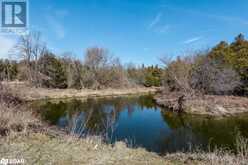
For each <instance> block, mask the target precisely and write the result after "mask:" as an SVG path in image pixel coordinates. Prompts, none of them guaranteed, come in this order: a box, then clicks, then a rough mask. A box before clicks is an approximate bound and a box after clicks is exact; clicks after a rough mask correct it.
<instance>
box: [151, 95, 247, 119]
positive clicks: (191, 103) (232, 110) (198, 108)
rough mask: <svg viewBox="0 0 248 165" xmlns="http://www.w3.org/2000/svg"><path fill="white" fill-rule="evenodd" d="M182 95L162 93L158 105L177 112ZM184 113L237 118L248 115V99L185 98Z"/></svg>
mask: <svg viewBox="0 0 248 165" xmlns="http://www.w3.org/2000/svg"><path fill="white" fill-rule="evenodd" d="M181 96H182V94H180V93H161V94H158V95H156V96H155V101H156V102H157V104H159V105H160V106H163V107H167V108H169V109H171V110H174V111H176V110H177V109H178V107H179V98H180V97H181ZM182 107H183V111H184V112H185V113H188V114H193V115H206V116H213V117H225V116H235V115H239V114H242V113H248V98H247V97H237V96H216V95H205V96H199V97H193V98H185V99H184V101H183V103H182Z"/></svg>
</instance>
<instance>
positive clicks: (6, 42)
mask: <svg viewBox="0 0 248 165" xmlns="http://www.w3.org/2000/svg"><path fill="white" fill-rule="evenodd" d="M15 44H16V40H15V39H12V38H10V37H7V36H0V59H2V58H9V51H10V50H11V49H12V48H13V47H14V46H15Z"/></svg>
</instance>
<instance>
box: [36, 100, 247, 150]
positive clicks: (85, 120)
mask: <svg viewBox="0 0 248 165" xmlns="http://www.w3.org/2000/svg"><path fill="white" fill-rule="evenodd" d="M37 107H38V110H39V112H40V113H41V116H42V118H43V119H44V120H46V121H48V122H49V123H50V124H51V125H57V126H59V127H60V128H63V129H65V130H66V131H67V132H68V133H71V134H73V135H74V136H78V137H84V136H86V135H100V136H101V137H104V140H105V141H106V142H114V141H116V140H126V139H128V140H130V141H131V142H133V141H135V143H136V145H138V146H141V147H145V148H146V149H148V150H151V151H155V152H158V153H166V152H177V151H191V150H195V149H199V148H200V149H203V150H208V149H209V148H210V149H213V148H215V147H225V148H230V149H234V148H235V140H236V135H237V133H238V132H239V133H240V134H241V135H242V136H244V137H248V129H247V125H248V120H247V119H248V117H247V115H243V116H242V117H236V118H225V119H222V120H214V119H211V118H205V117H199V116H190V115H183V114H182V115H177V114H174V113H172V112H169V111H168V110H166V109H163V110H161V108H159V107H157V106H156V104H155V103H154V101H153V97H152V96H139V97H133V96H132V97H131V96H130V97H115V98H98V99H96V98H91V99H87V100H85V101H81V100H70V101H60V102H45V104H37V105H36V108H37ZM136 145H135V146H136Z"/></svg>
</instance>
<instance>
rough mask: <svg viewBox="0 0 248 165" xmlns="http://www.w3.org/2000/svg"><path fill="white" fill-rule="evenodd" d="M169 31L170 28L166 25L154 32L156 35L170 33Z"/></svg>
mask: <svg viewBox="0 0 248 165" xmlns="http://www.w3.org/2000/svg"><path fill="white" fill-rule="evenodd" d="M170 29H171V26H170V25H167V24H166V25H163V26H160V27H158V28H157V29H156V31H157V32H158V33H167V32H168V31H170Z"/></svg>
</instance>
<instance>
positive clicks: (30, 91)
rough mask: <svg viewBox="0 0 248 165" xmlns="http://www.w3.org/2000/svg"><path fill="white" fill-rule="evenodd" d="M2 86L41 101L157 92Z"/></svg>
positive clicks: (25, 85) (151, 89)
mask: <svg viewBox="0 0 248 165" xmlns="http://www.w3.org/2000/svg"><path fill="white" fill-rule="evenodd" d="M4 86H6V87H8V88H9V90H10V91H11V92H12V93H16V94H17V96H18V97H20V98H22V99H24V100H27V101H34V100H41V99H66V98H87V97H106V96H122V95H130V94H146V93H147V94H148V93H155V92H156V91H158V89H157V88H145V87H138V86H137V87H133V88H123V89H111V88H109V89H102V90H92V89H82V90H76V89H48V88H35V87H31V86H29V85H28V83H25V82H5V83H4Z"/></svg>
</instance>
